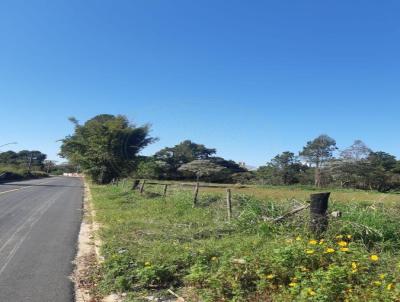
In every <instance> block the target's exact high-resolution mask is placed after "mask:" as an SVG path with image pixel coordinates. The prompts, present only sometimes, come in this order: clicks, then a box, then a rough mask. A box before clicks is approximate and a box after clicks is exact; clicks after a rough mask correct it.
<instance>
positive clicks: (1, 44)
mask: <svg viewBox="0 0 400 302" xmlns="http://www.w3.org/2000/svg"><path fill="white" fill-rule="evenodd" d="M399 12H400V2H399V1H389V0H388V1H377V0H376V1H361V0H360V1H348V0H343V1H338V0H335V1H319V0H315V1H307V0H304V1H284V0H279V1H241V0H240V1H236V0H230V1H222V0H210V1H187V0H181V1H175V0H169V1H165V0H159V1H144V0H141V1H134V0H129V1H117V0H113V1H111V0H110V1H100V0H92V1H88V0H85V1H81V0H79V1H78V0H73V1H72V0H68V1H57V0H49V1H40V0H35V1H20V0H9V1H1V2H0V105H1V107H0V108H1V118H0V145H1V144H2V143H6V142H8V141H18V143H19V144H18V145H17V146H15V148H16V150H19V149H39V150H42V151H43V152H45V153H47V154H48V155H49V158H51V159H55V158H56V156H57V152H58V148H59V144H58V143H56V140H57V139H60V138H63V137H64V136H65V135H67V134H69V133H71V132H72V130H73V129H72V126H71V124H70V123H69V122H68V121H67V118H68V117H69V116H75V117H76V118H77V119H78V120H80V121H82V122H84V121H85V120H86V119H88V118H91V117H93V116H94V115H96V114H100V113H111V114H119V113H120V114H125V115H127V116H128V117H129V118H130V119H131V120H132V121H134V122H135V123H138V124H141V123H146V122H149V123H151V124H152V125H153V127H152V129H153V130H152V134H153V135H154V136H157V137H159V138H160V140H159V142H157V143H156V144H154V145H152V146H151V147H148V148H147V149H146V150H145V151H144V153H145V154H152V153H154V152H155V151H157V150H159V149H161V148H162V147H165V146H171V145H174V144H176V143H178V142H180V141H182V140H184V139H192V140H193V141H195V142H199V143H204V144H206V145H207V146H209V147H215V148H217V150H218V154H219V155H221V156H224V157H226V158H230V159H234V160H243V161H245V162H246V163H248V164H251V165H260V164H263V163H265V162H266V161H268V160H269V159H270V158H271V157H273V156H274V155H275V154H277V153H280V152H282V151H285V150H292V151H294V152H297V151H299V150H300V149H301V147H302V146H303V145H304V144H305V142H306V141H307V140H310V139H312V138H314V137H315V136H317V135H318V134H321V133H326V134H328V135H330V136H332V137H334V138H335V139H336V140H337V142H338V146H339V147H345V146H347V145H350V144H351V143H352V141H353V140H354V139H362V140H364V141H365V142H366V143H367V144H368V145H369V146H370V147H371V148H373V149H374V150H384V151H387V152H389V153H392V154H395V155H396V156H398V157H400V18H399ZM5 150H6V149H4V148H3V149H2V151H5Z"/></svg>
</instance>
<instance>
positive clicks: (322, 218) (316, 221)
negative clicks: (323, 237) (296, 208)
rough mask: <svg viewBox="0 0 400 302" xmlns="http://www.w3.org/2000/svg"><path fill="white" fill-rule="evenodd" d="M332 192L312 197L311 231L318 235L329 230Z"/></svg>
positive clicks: (312, 195)
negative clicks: (329, 209)
mask: <svg viewBox="0 0 400 302" xmlns="http://www.w3.org/2000/svg"><path fill="white" fill-rule="evenodd" d="M330 195H331V193H330V192H326V193H316V194H311V195H310V200H311V203H310V218H311V221H310V229H311V232H313V233H314V234H316V235H320V234H321V233H323V232H325V231H326V229H327V228H328V215H327V210H328V201H329V196H330Z"/></svg>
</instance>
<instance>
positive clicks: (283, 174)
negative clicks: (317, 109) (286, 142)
mask: <svg viewBox="0 0 400 302" xmlns="http://www.w3.org/2000/svg"><path fill="white" fill-rule="evenodd" d="M335 151H338V156H337V157H334V152H335ZM256 178H257V179H258V180H261V181H262V182H263V183H264V184H271V185H293V184H304V185H310V184H312V183H313V184H314V185H315V186H317V187H321V186H334V187H340V188H354V189H369V190H378V191H381V192H386V191H390V190H399V189H400V161H398V160H396V157H395V156H393V155H391V154H388V153H386V152H383V151H372V150H371V149H370V148H368V147H367V146H366V144H365V143H364V142H362V141H360V140H356V141H354V143H353V144H352V145H351V146H349V147H348V148H346V149H344V150H342V151H339V150H338V149H337V147H336V141H335V140H334V139H333V138H331V137H329V136H327V135H320V136H319V137H317V138H315V139H314V140H312V141H309V142H307V144H306V146H305V147H304V148H303V150H302V151H301V152H299V155H298V156H296V155H295V154H294V153H292V152H289V151H286V152H283V153H282V154H279V155H277V156H275V157H274V158H273V159H272V160H271V162H269V163H267V165H265V166H262V167H260V168H259V169H258V170H257V171H256Z"/></svg>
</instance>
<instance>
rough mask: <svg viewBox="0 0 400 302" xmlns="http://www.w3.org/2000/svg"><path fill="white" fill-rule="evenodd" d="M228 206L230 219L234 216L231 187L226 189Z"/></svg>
mask: <svg viewBox="0 0 400 302" xmlns="http://www.w3.org/2000/svg"><path fill="white" fill-rule="evenodd" d="M226 208H227V210H228V220H229V221H230V220H231V218H232V193H231V189H226Z"/></svg>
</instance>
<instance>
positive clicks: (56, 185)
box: [0, 177, 83, 302]
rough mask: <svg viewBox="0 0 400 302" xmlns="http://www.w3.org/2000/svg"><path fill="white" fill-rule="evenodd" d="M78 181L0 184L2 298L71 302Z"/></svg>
mask: <svg viewBox="0 0 400 302" xmlns="http://www.w3.org/2000/svg"><path fill="white" fill-rule="evenodd" d="M82 194H83V190H82V182H81V180H80V179H78V178H66V177H52V178H47V179H39V180H30V181H23V182H14V183H7V184H5V183H3V184H0V302H71V301H73V300H74V299H73V293H74V291H73V284H72V282H71V281H70V280H69V276H70V274H71V272H72V269H73V266H72V264H71V261H72V260H73V258H74V256H75V251H76V240H77V237H78V232H79V226H80V221H81V207H82Z"/></svg>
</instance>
